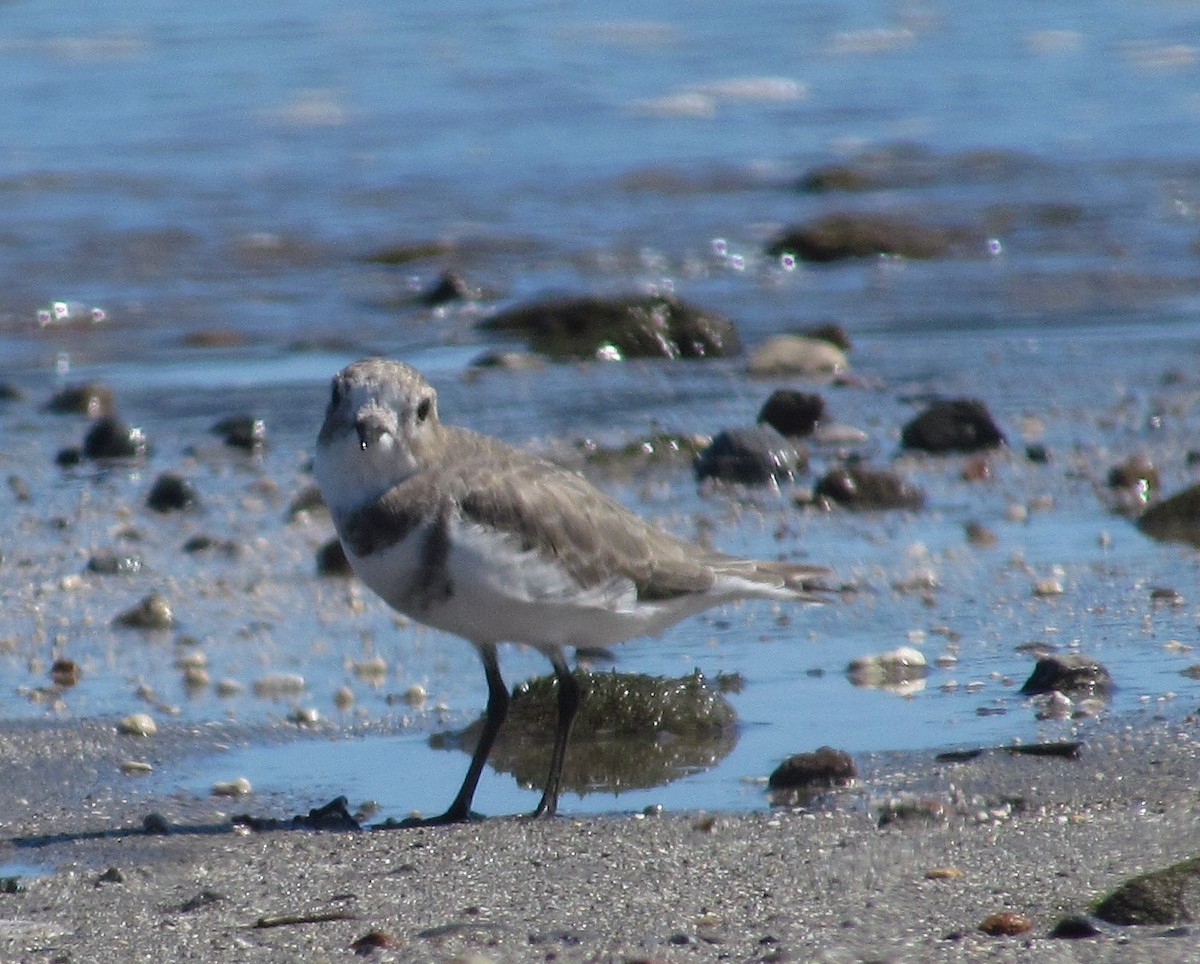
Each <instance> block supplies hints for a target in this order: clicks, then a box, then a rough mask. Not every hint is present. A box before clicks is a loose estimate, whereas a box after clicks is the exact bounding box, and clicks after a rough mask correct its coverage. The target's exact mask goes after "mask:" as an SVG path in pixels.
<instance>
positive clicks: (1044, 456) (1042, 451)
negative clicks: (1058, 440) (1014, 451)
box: [1025, 442, 1050, 465]
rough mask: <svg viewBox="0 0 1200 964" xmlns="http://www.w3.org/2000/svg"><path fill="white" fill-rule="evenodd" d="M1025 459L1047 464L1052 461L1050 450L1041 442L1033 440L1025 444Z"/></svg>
mask: <svg viewBox="0 0 1200 964" xmlns="http://www.w3.org/2000/svg"><path fill="white" fill-rule="evenodd" d="M1025 461H1026V462H1032V463H1033V464H1034V465H1047V464H1049V462H1050V450H1049V449H1048V448H1046V446H1044V445H1043V444H1042V443H1041V442H1032V443H1030V444H1029V445H1026V446H1025Z"/></svg>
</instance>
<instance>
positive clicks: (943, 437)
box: [900, 398, 1005, 453]
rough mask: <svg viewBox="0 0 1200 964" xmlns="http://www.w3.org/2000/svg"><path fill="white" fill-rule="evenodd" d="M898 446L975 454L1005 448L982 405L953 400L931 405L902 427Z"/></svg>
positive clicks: (1002, 436) (1000, 436) (975, 400)
mask: <svg viewBox="0 0 1200 964" xmlns="http://www.w3.org/2000/svg"><path fill="white" fill-rule="evenodd" d="M900 444H901V445H902V446H903V447H904V448H906V449H921V450H923V451H926V452H938V453H941V452H977V451H979V450H981V449H989V448H995V447H996V446H999V445H1004V444H1005V439H1004V433H1003V432H1001V431H1000V429H999V428H998V427H997V425H996V422H995V420H994V419H993V418H992V415H991V413H990V412H989V411H988V410H987V406H986V405H984V404H983V402H981V401H979V400H978V399H974V398H954V399H945V400H943V401H937V402H934V403H933V404H932V405H930V406H929V407H928V408H927V409H925V411H923V412H921V414H919V415H918V416H917V417H916V418H914V419H913V420H912V421H910V422H909V423H908V424H907V425H905V426H904V429H903V430H902V432H901V434H900Z"/></svg>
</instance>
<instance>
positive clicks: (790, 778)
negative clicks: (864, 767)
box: [767, 746, 858, 790]
mask: <svg viewBox="0 0 1200 964" xmlns="http://www.w3.org/2000/svg"><path fill="white" fill-rule="evenodd" d="M857 777H858V768H857V767H856V766H855V765H854V760H853V759H852V758H851V756H850V754H849V753H847V752H846V751H845V750H835V749H834V748H833V747H829V746H823V747H820V748H819V749H817V750H815V751H814V752H812V753H795V754H793V755H792V756H790V757H788V758H787V759H786V760H784V761H783V762H782V763H781V764H779V766H778V767H776V768H775V771H774V772H773V773H772V774H771V776H770V778H769V779H768V780H767V787H768V788H770V789H771V790H802V789H814V788H816V789H828V788H830V787H844V786H846V785H848V784H850V783H852V782H853V781H854V780H855V778H857Z"/></svg>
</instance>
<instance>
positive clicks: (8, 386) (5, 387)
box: [0, 382, 25, 402]
mask: <svg viewBox="0 0 1200 964" xmlns="http://www.w3.org/2000/svg"><path fill="white" fill-rule="evenodd" d="M24 397H25V393H24V392H23V391H21V389H19V388H18V387H17V386H16V385H14V384H12V383H11V382H0V402H19V401H20V400H21V399H23V398H24Z"/></svg>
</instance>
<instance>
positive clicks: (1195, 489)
mask: <svg viewBox="0 0 1200 964" xmlns="http://www.w3.org/2000/svg"><path fill="white" fill-rule="evenodd" d="M1137 526H1138V528H1139V529H1141V530H1142V532H1144V533H1145V534H1146V535H1148V536H1150V538H1152V539H1158V540H1160V541H1162V542H1185V543H1187V544H1189V545H1192V546H1196V547H1200V485H1193V486H1191V487H1190V488H1187V489H1183V490H1182V491H1180V492H1176V493H1175V494H1174V495H1172V496H1170V497H1169V498H1166V499H1163V501H1161V502H1159V503H1158V504H1157V505H1154V506H1151V507H1150V508H1149V509H1147V510H1146V511H1145V512H1144V513H1143V514H1142V517H1141V518H1140V519H1138V522H1137Z"/></svg>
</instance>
